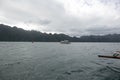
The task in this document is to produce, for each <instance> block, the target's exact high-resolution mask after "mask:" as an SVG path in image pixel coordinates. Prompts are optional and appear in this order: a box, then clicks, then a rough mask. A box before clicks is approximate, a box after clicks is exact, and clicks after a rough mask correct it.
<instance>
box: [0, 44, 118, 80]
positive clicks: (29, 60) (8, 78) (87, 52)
mask: <svg viewBox="0 0 120 80" xmlns="http://www.w3.org/2000/svg"><path fill="white" fill-rule="evenodd" d="M117 50H120V43H71V44H60V43H46V42H34V43H31V42H0V80H120V60H119V59H105V58H98V57H97V55H99V54H105V55H112V52H114V51H117Z"/></svg>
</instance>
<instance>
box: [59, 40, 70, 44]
mask: <svg viewBox="0 0 120 80" xmlns="http://www.w3.org/2000/svg"><path fill="white" fill-rule="evenodd" d="M60 43H61V44H70V42H69V41H68V40H63V41H60Z"/></svg>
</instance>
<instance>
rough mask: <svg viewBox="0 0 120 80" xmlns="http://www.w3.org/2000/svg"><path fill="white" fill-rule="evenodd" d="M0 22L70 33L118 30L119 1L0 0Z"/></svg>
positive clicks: (43, 30) (89, 33) (116, 31)
mask: <svg viewBox="0 0 120 80" xmlns="http://www.w3.org/2000/svg"><path fill="white" fill-rule="evenodd" d="M0 23H2V24H7V25H10V26H17V27H20V28H24V29H27V30H31V29H34V30H39V31H42V32H52V33H54V32H57V33H65V34H68V35H71V36H73V35H74V36H81V35H91V34H92V35H93V34H94V35H98V34H100V35H101V34H109V33H120V0H0Z"/></svg>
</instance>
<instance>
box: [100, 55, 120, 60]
mask: <svg viewBox="0 0 120 80" xmlns="http://www.w3.org/2000/svg"><path fill="white" fill-rule="evenodd" d="M98 57H103V58H113V59H120V56H106V55H98Z"/></svg>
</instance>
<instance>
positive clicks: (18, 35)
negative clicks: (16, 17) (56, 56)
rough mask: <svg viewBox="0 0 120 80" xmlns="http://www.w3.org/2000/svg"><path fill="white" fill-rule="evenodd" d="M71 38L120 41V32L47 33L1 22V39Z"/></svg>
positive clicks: (49, 39) (53, 40) (45, 39)
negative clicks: (88, 33) (89, 33)
mask: <svg viewBox="0 0 120 80" xmlns="http://www.w3.org/2000/svg"><path fill="white" fill-rule="evenodd" d="M61 40H69V41H71V42H120V34H109V35H103V36H100V35H98V36H95V35H90V36H82V37H80V38H78V37H70V36H68V35H65V34H51V33H49V34H47V33H42V32H39V31H35V30H31V31H28V30H24V29H21V28H17V27H10V26H8V25H4V24H0V41H40V42H59V41H61Z"/></svg>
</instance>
